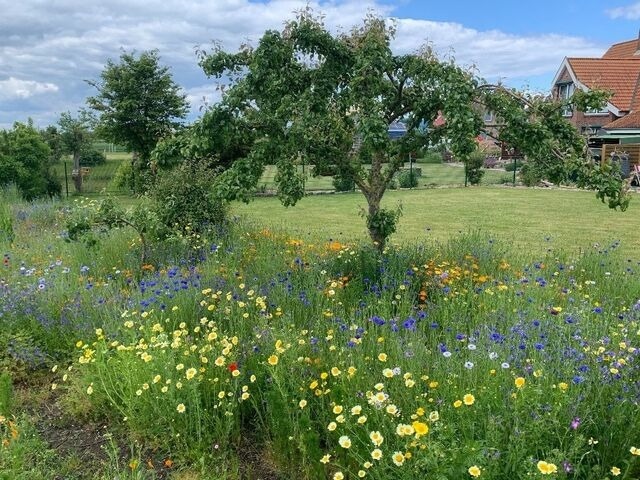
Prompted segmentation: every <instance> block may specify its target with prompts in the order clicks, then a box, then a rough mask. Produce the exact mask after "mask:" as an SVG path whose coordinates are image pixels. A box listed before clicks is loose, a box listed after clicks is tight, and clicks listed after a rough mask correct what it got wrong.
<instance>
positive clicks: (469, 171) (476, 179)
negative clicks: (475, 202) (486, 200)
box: [464, 152, 484, 185]
mask: <svg viewBox="0 0 640 480" xmlns="http://www.w3.org/2000/svg"><path fill="white" fill-rule="evenodd" d="M483 165H484V153H482V152H474V153H473V154H471V155H470V156H469V157H468V158H467V159H466V160H465V162H464V169H465V175H466V176H467V180H468V181H469V183H470V184H471V185H478V184H479V183H480V180H482V176H483V175H484V170H483V169H482V166H483Z"/></svg>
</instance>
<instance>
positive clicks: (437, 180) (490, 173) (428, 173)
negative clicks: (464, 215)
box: [259, 163, 513, 191]
mask: <svg viewBox="0 0 640 480" xmlns="http://www.w3.org/2000/svg"><path fill="white" fill-rule="evenodd" d="M414 167H416V168H420V169H422V177H420V178H419V179H418V188H426V187H434V186H435V187H442V186H457V185H464V168H462V166H461V165H460V164H450V163H417V164H414ZM405 168H409V164H408V163H407V164H406V165H405ZM310 171H311V167H309V166H306V167H305V168H304V173H305V174H306V176H307V182H306V189H307V191H315V190H333V183H332V180H333V179H332V177H313V176H311V175H310V173H309V172H310ZM298 172H299V173H303V168H302V166H298ZM275 174H276V167H275V165H268V166H267V167H266V169H265V172H264V175H263V176H262V178H261V179H260V182H259V185H264V187H265V188H266V189H268V190H270V189H274V188H275V182H274V177H275ZM512 178H513V174H512V173H509V172H504V171H500V170H485V174H484V176H483V177H482V182H481V183H482V185H496V184H502V183H509V182H511V180H512Z"/></svg>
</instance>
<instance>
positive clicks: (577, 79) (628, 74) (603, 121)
mask: <svg viewBox="0 0 640 480" xmlns="http://www.w3.org/2000/svg"><path fill="white" fill-rule="evenodd" d="M639 81H640V36H639V37H638V38H637V39H634V40H628V41H626V42H621V43H616V44H614V45H612V46H611V47H610V48H609V49H608V50H607V51H606V52H605V54H604V55H603V56H602V57H601V58H565V59H564V60H563V61H562V65H560V68H559V69H558V73H556V76H555V78H554V80H553V95H554V96H556V97H557V98H563V99H565V98H569V97H570V96H571V95H572V94H573V92H574V91H575V89H577V88H579V89H582V90H584V91H588V90H590V89H594V88H599V89H602V90H609V91H610V92H611V93H612V96H611V98H610V99H609V102H608V103H607V105H606V106H605V107H604V108H603V109H602V110H600V111H589V112H579V111H576V110H575V109H571V108H567V109H566V110H565V112H564V115H565V117H567V119H568V120H569V121H570V122H571V123H573V124H574V125H575V126H576V127H577V128H578V129H579V130H580V131H581V132H583V133H586V134H590V135H594V134H596V133H597V132H600V131H601V129H602V128H603V127H605V128H606V127H607V126H608V125H610V124H612V123H613V122H615V121H617V120H618V119H621V118H623V117H625V116H626V115H628V114H630V113H632V112H635V110H636V109H640V102H638V100H639V97H640V85H639ZM615 126H616V125H614V127H615Z"/></svg>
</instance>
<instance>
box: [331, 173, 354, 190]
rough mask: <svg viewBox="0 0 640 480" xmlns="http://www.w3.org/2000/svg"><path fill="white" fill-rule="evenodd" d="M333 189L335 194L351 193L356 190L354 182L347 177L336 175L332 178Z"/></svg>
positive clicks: (351, 178)
mask: <svg viewBox="0 0 640 480" xmlns="http://www.w3.org/2000/svg"><path fill="white" fill-rule="evenodd" d="M333 188H335V189H336V192H352V191H353V190H355V188H356V182H355V180H354V179H353V177H351V176H349V175H342V174H337V175H336V176H335V177H333Z"/></svg>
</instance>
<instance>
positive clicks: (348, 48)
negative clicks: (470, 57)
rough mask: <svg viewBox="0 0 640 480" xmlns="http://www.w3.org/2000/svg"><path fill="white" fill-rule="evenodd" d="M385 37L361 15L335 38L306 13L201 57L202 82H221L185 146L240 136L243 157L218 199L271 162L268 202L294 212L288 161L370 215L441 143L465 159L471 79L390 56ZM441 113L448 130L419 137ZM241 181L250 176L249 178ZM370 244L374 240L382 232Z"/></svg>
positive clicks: (294, 179) (217, 145) (297, 186)
mask: <svg viewBox="0 0 640 480" xmlns="http://www.w3.org/2000/svg"><path fill="white" fill-rule="evenodd" d="M394 34H395V29H394V27H393V26H387V24H386V23H385V20H384V19H382V18H378V17H373V16H369V17H367V18H366V19H365V20H364V22H363V24H362V25H361V26H359V27H357V28H354V29H353V30H352V31H351V32H349V33H348V34H344V35H337V36H334V35H332V34H331V33H330V32H329V31H328V30H327V29H326V27H325V26H324V25H323V23H322V21H321V20H320V19H318V18H315V17H314V16H313V14H312V13H311V11H310V10H309V9H306V10H304V11H302V12H299V13H298V16H297V18H296V19H295V20H293V21H291V22H289V23H288V24H287V25H286V26H285V28H284V29H283V31H282V32H277V31H267V32H265V34H264V35H263V37H262V38H261V40H260V42H259V44H258V46H257V47H256V48H251V47H243V48H242V50H241V51H240V52H238V53H236V54H229V53H226V52H223V51H221V50H220V49H219V48H217V49H216V50H215V51H214V52H213V53H212V54H206V52H201V59H200V63H201V65H202V67H203V69H204V71H205V73H207V74H208V75H211V76H215V77H221V76H223V75H227V74H228V75H231V78H232V82H231V87H230V88H228V89H226V91H225V96H224V97H223V100H222V102H221V103H220V104H219V105H216V106H215V107H213V108H212V109H211V110H210V112H208V113H207V114H205V117H204V118H203V121H202V122H200V123H199V124H198V128H200V129H201V130H200V131H198V132H196V133H195V140H194V141H193V142H192V143H196V144H206V145H208V146H209V147H210V148H211V153H215V154H217V155H219V154H220V152H222V151H223V150H222V148H221V147H222V146H223V145H224V144H225V143H228V139H229V138H233V137H236V138H238V137H240V138H243V139H245V140H246V141H247V142H246V143H245V144H246V145H248V146H249V149H250V151H249V152H248V153H245V154H244V156H243V157H241V158H238V159H237V160H236V161H235V162H233V163H232V165H231V168H230V169H229V170H227V171H225V172H224V173H223V174H222V175H221V176H220V184H221V185H222V187H221V189H220V192H221V194H224V195H225V196H226V198H243V199H246V198H247V197H248V194H249V193H250V192H252V191H253V190H254V189H255V186H256V184H257V182H258V179H259V178H260V173H261V172H262V170H263V169H264V166H265V165H267V164H271V163H273V162H274V161H275V162H276V164H277V165H278V166H279V168H282V170H283V172H282V174H280V175H279V176H278V182H277V184H278V190H279V196H280V198H281V200H282V201H283V203H284V204H286V205H294V204H295V203H296V202H297V201H298V200H299V199H300V198H301V197H302V196H303V194H304V190H303V188H302V182H301V179H300V178H299V177H298V176H297V175H294V174H293V170H292V167H291V162H292V160H291V159H294V158H295V159H299V160H300V161H301V162H303V163H304V164H306V165H315V169H314V172H315V173H317V174H324V173H327V172H329V171H331V172H332V173H333V174H334V175H337V176H338V177H342V179H344V178H350V179H353V181H354V182H355V184H356V185H357V187H358V188H359V189H360V191H361V192H362V193H363V195H364V196H365V198H366V199H367V203H368V205H369V207H370V208H371V209H372V210H374V211H375V210H377V209H378V208H379V206H380V201H381V199H382V197H383V195H384V192H385V190H386V189H387V188H389V187H390V185H391V182H393V179H394V175H395V174H396V173H397V171H398V170H399V169H400V168H401V167H402V166H403V164H404V159H406V158H407V156H408V155H409V154H410V153H411V152H415V151H416V150H417V149H419V148H421V147H422V146H423V145H425V144H428V143H429V142H430V141H433V142H434V143H435V142H436V141H437V140H438V139H440V138H442V137H446V138H448V139H449V141H450V144H451V148H452V149H453V150H454V152H455V153H456V154H458V155H461V156H464V155H466V154H468V153H469V152H471V151H472V150H473V148H474V146H475V143H474V140H473V139H474V137H475V135H476V134H477V132H478V131H479V128H480V125H481V121H480V119H479V117H478V115H477V114H476V113H475V111H474V109H473V107H472V102H473V98H474V95H475V86H476V81H475V79H474V78H473V77H472V76H471V75H470V74H469V73H468V72H466V71H464V70H462V69H461V68H459V67H457V66H455V65H454V64H453V63H450V62H441V61H439V60H438V59H437V58H436V57H435V56H434V55H433V52H431V51H430V50H429V49H427V48H425V49H423V50H421V51H420V52H419V53H416V54H410V55H394V54H393V53H392V51H391V48H390V44H391V41H392V39H393V36H394ZM453 92H455V94H453ZM440 112H443V113H444V114H445V115H446V116H447V119H448V121H447V125H446V127H445V128H442V129H436V130H437V131H436V130H433V129H432V130H425V129H424V128H422V127H421V126H422V125H424V124H425V123H427V124H429V123H432V122H433V121H434V119H435V118H437V116H438V115H439V113H440ZM205 120H206V121H205ZM398 120H403V121H405V123H406V124H407V127H408V133H407V135H405V136H404V137H402V138H401V139H397V140H393V141H392V140H391V139H390V138H389V135H388V132H387V130H388V127H389V125H390V124H391V123H393V122H395V121H398ZM219 132H220V133H219ZM249 132H250V133H249ZM368 165H371V167H370V168H369V167H368ZM334 166H335V167H334ZM250 170H253V171H254V172H257V174H254V175H253V176H248V175H247V173H246V172H247V171H250ZM241 172H242V173H241ZM342 179H339V180H338V182H337V185H338V186H341V185H342V184H343V181H342ZM345 186H346V184H345ZM386 224H387V222H378V221H372V222H369V224H368V225H369V226H370V228H372V229H375V228H377V226H378V225H380V226H382V225H386ZM370 235H371V237H372V239H377V238H379V237H380V236H381V232H377V231H375V230H371V231H370ZM376 241H377V240H376Z"/></svg>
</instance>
